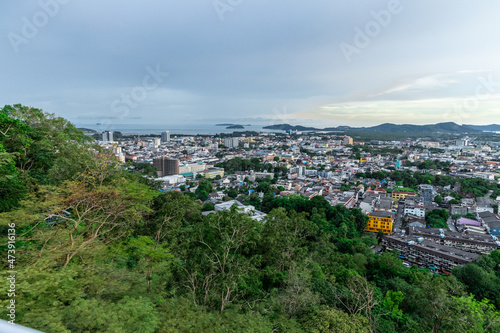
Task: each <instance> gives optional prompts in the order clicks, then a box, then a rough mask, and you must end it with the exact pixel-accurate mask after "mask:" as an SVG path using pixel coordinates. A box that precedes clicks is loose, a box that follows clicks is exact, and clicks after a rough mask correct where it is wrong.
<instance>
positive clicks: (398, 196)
mask: <svg viewBox="0 0 500 333" xmlns="http://www.w3.org/2000/svg"><path fill="white" fill-rule="evenodd" d="M408 195H415V193H413V192H405V191H393V192H392V194H391V199H392V200H395V201H399V200H404V199H405V198H406V196H408Z"/></svg>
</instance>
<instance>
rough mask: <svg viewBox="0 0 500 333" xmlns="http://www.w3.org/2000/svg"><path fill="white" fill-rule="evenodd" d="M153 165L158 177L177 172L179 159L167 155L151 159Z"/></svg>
mask: <svg viewBox="0 0 500 333" xmlns="http://www.w3.org/2000/svg"><path fill="white" fill-rule="evenodd" d="M153 166H154V167H155V168H156V169H158V177H165V176H172V175H178V174H179V160H177V159H172V158H168V157H160V158H155V159H153Z"/></svg>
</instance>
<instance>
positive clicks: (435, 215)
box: [425, 209, 450, 229]
mask: <svg viewBox="0 0 500 333" xmlns="http://www.w3.org/2000/svg"><path fill="white" fill-rule="evenodd" d="M449 217H450V213H448V211H447V210H446V209H434V210H432V211H430V212H428V213H426V214H425V222H426V223H427V226H429V227H431V228H443V229H448V224H447V223H446V222H447V221H448V218H449Z"/></svg>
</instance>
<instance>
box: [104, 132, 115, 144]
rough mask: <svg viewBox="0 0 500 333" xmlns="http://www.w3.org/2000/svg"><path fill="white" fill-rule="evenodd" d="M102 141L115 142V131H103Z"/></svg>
mask: <svg viewBox="0 0 500 333" xmlns="http://www.w3.org/2000/svg"><path fill="white" fill-rule="evenodd" d="M102 141H103V142H113V132H111V131H105V132H102Z"/></svg>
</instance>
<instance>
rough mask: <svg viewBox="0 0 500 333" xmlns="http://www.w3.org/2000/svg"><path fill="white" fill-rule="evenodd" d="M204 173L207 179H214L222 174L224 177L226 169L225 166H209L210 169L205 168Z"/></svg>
mask: <svg viewBox="0 0 500 333" xmlns="http://www.w3.org/2000/svg"><path fill="white" fill-rule="evenodd" d="M204 175H205V178H206V179H213V178H215V177H217V176H220V177H221V178H222V177H224V169H223V168H209V169H208V170H205V172H204Z"/></svg>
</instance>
